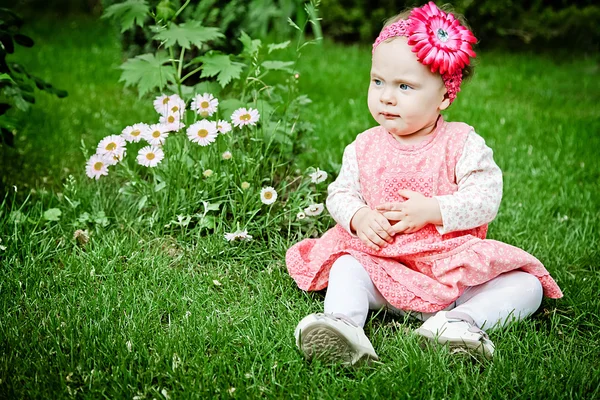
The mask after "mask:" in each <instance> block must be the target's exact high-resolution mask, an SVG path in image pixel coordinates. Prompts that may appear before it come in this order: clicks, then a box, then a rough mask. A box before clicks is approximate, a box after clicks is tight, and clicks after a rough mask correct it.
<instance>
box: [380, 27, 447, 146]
mask: <svg viewBox="0 0 600 400" xmlns="http://www.w3.org/2000/svg"><path fill="white" fill-rule="evenodd" d="M445 93H446V87H445V86H444V82H443V81H442V77H441V76H440V75H439V74H437V73H432V72H431V71H430V70H429V68H428V67H426V66H425V65H423V64H421V63H420V62H419V61H418V60H417V56H416V54H415V53H413V52H412V50H411V48H410V46H409V45H408V43H407V38H405V37H397V38H394V39H393V40H392V41H390V42H383V43H380V44H379V45H378V46H377V48H376V49H375V52H374V53H373V61H372V66H371V82H370V84H369V96H368V103H369V111H370V112H371V115H372V116H373V118H375V120H376V121H377V122H378V123H379V124H380V125H381V126H383V127H384V128H385V129H387V131H388V132H390V133H391V134H392V135H394V137H395V138H396V139H397V140H398V141H400V142H402V143H407V144H411V143H417V142H419V141H420V140H422V137H423V136H426V135H428V134H429V133H431V132H433V130H434V128H435V123H436V121H437V118H438V116H439V113H440V111H441V110H445V109H446V108H448V106H449V105H450V101H449V100H448V99H447V98H445V97H444V95H445Z"/></svg>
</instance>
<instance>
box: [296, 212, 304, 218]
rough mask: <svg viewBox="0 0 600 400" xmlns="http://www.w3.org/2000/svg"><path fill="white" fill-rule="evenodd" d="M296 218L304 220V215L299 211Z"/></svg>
mask: <svg viewBox="0 0 600 400" xmlns="http://www.w3.org/2000/svg"><path fill="white" fill-rule="evenodd" d="M296 218H298V219H304V218H306V214H305V213H304V211H300V212H299V213H298V214H296Z"/></svg>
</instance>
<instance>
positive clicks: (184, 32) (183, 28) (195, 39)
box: [154, 21, 224, 49]
mask: <svg viewBox="0 0 600 400" xmlns="http://www.w3.org/2000/svg"><path fill="white" fill-rule="evenodd" d="M221 37H224V36H223V34H222V33H221V32H219V28H208V27H205V26H202V25H201V24H200V23H199V22H197V21H195V22H186V23H184V24H181V25H177V24H171V25H170V26H169V28H168V29H166V30H164V31H162V32H159V33H157V34H156V35H154V40H159V41H161V42H163V41H164V45H165V47H173V46H174V45H175V44H179V45H180V46H181V47H183V48H184V49H189V48H190V44H193V45H194V46H196V47H202V44H203V43H204V42H208V41H209V40H215V39H218V38H221Z"/></svg>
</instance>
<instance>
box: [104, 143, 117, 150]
mask: <svg viewBox="0 0 600 400" xmlns="http://www.w3.org/2000/svg"><path fill="white" fill-rule="evenodd" d="M116 148H117V144H116V143H115V142H110V143H109V144H107V145H106V150H108V151H112V150H114V149H116Z"/></svg>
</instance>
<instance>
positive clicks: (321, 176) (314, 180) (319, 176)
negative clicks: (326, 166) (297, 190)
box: [309, 168, 327, 183]
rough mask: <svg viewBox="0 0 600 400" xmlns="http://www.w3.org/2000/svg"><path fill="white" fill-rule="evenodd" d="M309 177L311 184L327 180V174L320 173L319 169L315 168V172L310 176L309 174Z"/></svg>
mask: <svg viewBox="0 0 600 400" xmlns="http://www.w3.org/2000/svg"><path fill="white" fill-rule="evenodd" d="M309 176H310V181H311V182H312V183H321V182H323V181H324V180H325V179H327V172H325V171H321V170H320V169H319V168H317V169H316V171H315V172H313V173H312V174H309Z"/></svg>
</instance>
